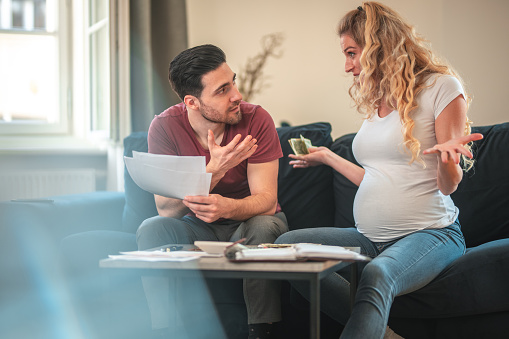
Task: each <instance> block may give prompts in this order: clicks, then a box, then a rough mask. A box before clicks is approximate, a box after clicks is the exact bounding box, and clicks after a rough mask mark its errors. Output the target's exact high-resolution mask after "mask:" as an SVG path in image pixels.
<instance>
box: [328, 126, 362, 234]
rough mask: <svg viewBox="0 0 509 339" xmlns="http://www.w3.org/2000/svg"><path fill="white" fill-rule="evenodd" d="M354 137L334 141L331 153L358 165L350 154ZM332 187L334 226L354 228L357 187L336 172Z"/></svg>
mask: <svg viewBox="0 0 509 339" xmlns="http://www.w3.org/2000/svg"><path fill="white" fill-rule="evenodd" d="M354 137H355V133H351V134H346V135H343V136H342V137H339V138H338V139H336V140H334V143H333V144H332V146H331V151H333V152H334V153H336V154H338V155H339V156H341V157H343V158H345V159H346V160H348V161H351V162H353V163H354V164H357V165H358V163H357V161H356V160H355V157H354V156H353V152H352V142H353V138H354ZM333 187H334V200H335V201H336V211H335V215H334V224H335V225H336V226H338V227H354V226H355V222H354V219H353V200H354V198H355V194H356V193H357V188H358V187H357V186H356V185H355V184H353V183H352V182H351V181H350V180H348V179H347V178H345V177H344V176H343V175H342V174H340V173H339V172H336V171H334V182H333Z"/></svg>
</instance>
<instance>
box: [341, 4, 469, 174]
mask: <svg viewBox="0 0 509 339" xmlns="http://www.w3.org/2000/svg"><path fill="white" fill-rule="evenodd" d="M337 32H338V34H339V36H342V35H344V34H346V35H348V36H350V37H351V38H352V39H353V40H354V41H355V43H356V44H357V45H358V46H359V47H361V48H362V49H363V51H362V54H361V57H360V63H361V66H362V71H361V73H360V75H359V77H356V78H355V80H354V82H353V84H352V86H351V87H350V89H349V94H350V96H351V97H352V99H353V100H354V102H355V104H356V106H357V110H358V111H359V112H360V113H362V114H365V115H366V118H370V117H372V116H373V115H375V114H376V112H377V109H378V107H380V105H381V104H382V100H384V103H385V104H386V105H387V106H388V107H390V108H391V109H395V110H397V111H398V112H399V116H400V120H401V122H402V125H403V127H402V133H403V138H404V144H405V146H406V148H407V149H408V151H410V153H411V155H412V158H411V160H410V163H412V162H414V161H417V162H419V163H421V164H422V165H423V166H425V163H424V161H423V160H422V158H421V143H420V142H419V140H417V139H416V138H415V137H414V136H413V133H412V132H413V130H414V127H415V123H414V121H413V119H412V117H411V113H412V111H413V110H414V109H415V108H416V107H417V102H416V97H417V95H418V94H419V93H420V92H421V91H422V90H423V88H425V87H426V85H425V83H426V80H427V79H428V78H429V76H430V75H432V74H437V73H438V74H449V75H453V76H454V77H456V78H457V79H458V80H459V81H460V82H461V84H462V85H463V88H465V86H464V83H463V81H462V79H461V77H460V76H459V75H458V74H457V73H456V72H455V71H454V69H453V68H452V67H451V66H450V65H448V64H447V63H446V62H445V61H442V60H440V59H439V58H438V57H437V56H436V55H435V54H434V53H433V51H432V49H431V47H430V44H429V42H428V41H427V40H425V39H424V38H422V37H421V36H419V35H418V34H417V33H416V32H415V28H414V27H413V26H411V25H410V24H408V23H407V22H405V21H404V19H403V18H402V17H401V16H400V15H399V14H398V13H396V12H395V11H393V10H392V9H390V8H389V7H387V6H385V5H383V4H380V3H377V2H364V3H363V5H362V7H358V8H357V9H355V10H353V11H350V12H348V13H347V14H346V15H345V16H344V17H343V18H342V19H341V21H340V22H339V25H338V30H337ZM432 85H433V84H431V86H432ZM466 101H467V107H468V105H469V104H470V102H471V98H470V97H469V96H468V95H466ZM471 124H472V122H471V121H470V120H469V119H468V118H467V119H466V121H465V135H468V134H470V131H471ZM467 147H468V148H469V149H470V146H467ZM472 164H473V161H472V160H470V159H468V158H466V157H463V165H464V167H465V168H466V169H470V167H472Z"/></svg>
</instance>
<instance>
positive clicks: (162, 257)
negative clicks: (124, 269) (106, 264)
mask: <svg viewBox="0 0 509 339" xmlns="http://www.w3.org/2000/svg"><path fill="white" fill-rule="evenodd" d="M219 256H221V255H212V254H209V253H206V252H199V251H171V252H165V251H131V252H120V254H119V255H109V256H108V257H109V258H110V259H115V260H128V261H189V260H195V259H198V258H201V257H219Z"/></svg>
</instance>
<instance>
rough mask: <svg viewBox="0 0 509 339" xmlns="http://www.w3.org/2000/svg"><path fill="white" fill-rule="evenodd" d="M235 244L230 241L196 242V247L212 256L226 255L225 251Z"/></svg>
mask: <svg viewBox="0 0 509 339" xmlns="http://www.w3.org/2000/svg"><path fill="white" fill-rule="evenodd" d="M231 244H233V242H230V241H195V242H194V245H195V246H197V247H199V248H200V249H201V250H202V251H204V252H207V253H210V254H224V249H225V248H226V247H227V246H230V245H231Z"/></svg>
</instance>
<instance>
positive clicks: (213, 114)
mask: <svg viewBox="0 0 509 339" xmlns="http://www.w3.org/2000/svg"><path fill="white" fill-rule="evenodd" d="M200 103H201V109H200V113H201V115H202V117H203V118H204V119H206V120H208V121H210V122H214V123H222V124H227V125H236V124H238V123H239V122H240V120H242V113H241V112H240V108H239V109H238V110H237V111H236V112H231V109H233V108H234V107H236V106H238V105H239V104H240V101H238V102H235V104H234V105H232V106H231V107H230V108H229V109H228V112H227V113H226V116H225V115H224V114H221V113H219V111H218V110H216V109H215V108H212V107H210V106H207V105H205V104H204V103H203V102H201V101H200Z"/></svg>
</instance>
